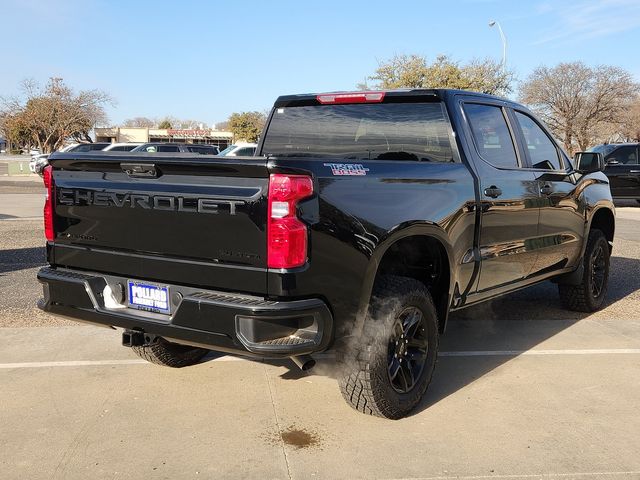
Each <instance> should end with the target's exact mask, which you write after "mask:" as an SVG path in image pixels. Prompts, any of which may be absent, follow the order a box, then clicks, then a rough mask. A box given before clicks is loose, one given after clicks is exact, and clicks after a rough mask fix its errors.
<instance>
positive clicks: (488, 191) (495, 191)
mask: <svg viewBox="0 0 640 480" xmlns="http://www.w3.org/2000/svg"><path fill="white" fill-rule="evenodd" d="M484 194H485V195H486V196H487V197H491V198H498V197H499V196H500V195H502V190H500V189H499V188H498V187H496V186H495V185H491V186H490V187H489V188H485V189H484Z"/></svg>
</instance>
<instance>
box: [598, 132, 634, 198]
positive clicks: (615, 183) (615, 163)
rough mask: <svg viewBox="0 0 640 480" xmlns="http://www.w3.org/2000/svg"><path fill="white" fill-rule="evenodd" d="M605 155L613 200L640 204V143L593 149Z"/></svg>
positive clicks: (606, 170)
mask: <svg viewBox="0 0 640 480" xmlns="http://www.w3.org/2000/svg"><path fill="white" fill-rule="evenodd" d="M591 151H592V152H599V153H602V154H603V155H604V161H605V163H606V169H605V172H604V173H605V174H606V175H607V177H609V182H610V185H611V195H612V196H613V198H633V199H635V200H636V201H637V202H638V203H640V164H639V162H638V155H639V154H640V143H611V144H604V145H597V146H595V147H593V148H592V149H591Z"/></svg>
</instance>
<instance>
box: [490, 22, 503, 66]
mask: <svg viewBox="0 0 640 480" xmlns="http://www.w3.org/2000/svg"><path fill="white" fill-rule="evenodd" d="M495 25H497V26H498V31H499V32H500V38H501V39H502V73H505V72H506V70H507V37H505V36H504V32H503V31H502V27H501V26H500V22H498V21H497V20H491V21H490V22H489V27H493V26H495Z"/></svg>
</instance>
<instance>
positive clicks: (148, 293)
mask: <svg viewBox="0 0 640 480" xmlns="http://www.w3.org/2000/svg"><path fill="white" fill-rule="evenodd" d="M129 306H130V307H133V308H137V309H139V310H147V311H149V312H156V313H164V314H166V315H169V314H170V313H171V307H170V305H169V287H162V286H160V285H154V284H152V283H146V282H137V281H135V280H129Z"/></svg>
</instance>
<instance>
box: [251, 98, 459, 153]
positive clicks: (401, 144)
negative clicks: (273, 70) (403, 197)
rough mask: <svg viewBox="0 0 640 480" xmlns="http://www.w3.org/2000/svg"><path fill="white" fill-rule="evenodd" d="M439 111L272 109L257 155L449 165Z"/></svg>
mask: <svg viewBox="0 0 640 480" xmlns="http://www.w3.org/2000/svg"><path fill="white" fill-rule="evenodd" d="M450 131H451V127H450V125H449V121H448V119H447V117H446V115H445V111H444V106H443V105H442V104H441V103H439V102H432V103H375V104H374V103H363V104H349V105H313V106H299V107H296V106H292V107H284V108H277V109H276V111H275V112H274V114H273V117H272V119H271V122H270V124H269V129H268V131H267V133H266V136H265V141H264V146H263V149H262V154H263V155H274V156H278V157H327V158H337V159H344V160H353V161H358V160H414V161H423V162H453V161H455V160H454V154H453V148H452V146H451V139H450Z"/></svg>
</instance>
